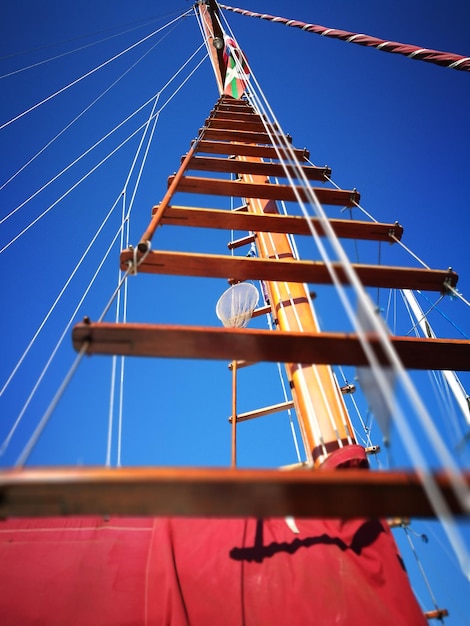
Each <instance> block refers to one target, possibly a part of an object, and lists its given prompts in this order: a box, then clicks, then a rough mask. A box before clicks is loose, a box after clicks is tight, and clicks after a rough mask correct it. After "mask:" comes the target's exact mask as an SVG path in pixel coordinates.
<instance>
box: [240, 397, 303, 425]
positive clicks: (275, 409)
mask: <svg viewBox="0 0 470 626" xmlns="http://www.w3.org/2000/svg"><path fill="white" fill-rule="evenodd" d="M293 408H294V403H293V401H292V400H290V401H289V402H280V403H279V404H272V405H271V406H265V407H264V408H262V409H256V410H255V411H247V412H246V413H240V414H239V415H237V422H247V421H248V420H254V419H257V418H258V417H264V416H265V415H272V414H273V413H280V412H281V411H287V410H289V409H293ZM228 421H229V422H232V417H229V418H228Z"/></svg>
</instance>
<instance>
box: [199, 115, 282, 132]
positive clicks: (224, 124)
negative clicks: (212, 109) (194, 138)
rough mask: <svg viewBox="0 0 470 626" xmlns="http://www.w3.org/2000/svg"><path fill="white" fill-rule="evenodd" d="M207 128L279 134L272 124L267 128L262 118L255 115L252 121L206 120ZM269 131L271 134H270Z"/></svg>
mask: <svg viewBox="0 0 470 626" xmlns="http://www.w3.org/2000/svg"><path fill="white" fill-rule="evenodd" d="M266 127H267V128H266ZM205 128H216V129H219V130H241V131H248V132H252V133H253V132H254V133H268V134H269V132H271V133H273V134H277V133H278V132H279V130H278V129H277V128H275V127H274V126H273V125H272V124H269V123H266V126H265V125H264V124H263V122H262V121H261V118H260V117H259V116H257V115H255V116H254V117H253V118H252V120H250V121H248V120H247V119H243V120H238V119H234V118H231V119H227V118H223V117H217V116H215V117H212V118H209V119H207V120H206V122H205ZM268 131H269V132H268Z"/></svg>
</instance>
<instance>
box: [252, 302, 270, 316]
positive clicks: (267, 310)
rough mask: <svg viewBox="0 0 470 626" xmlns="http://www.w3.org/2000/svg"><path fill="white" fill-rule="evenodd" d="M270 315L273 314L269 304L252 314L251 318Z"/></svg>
mask: <svg viewBox="0 0 470 626" xmlns="http://www.w3.org/2000/svg"><path fill="white" fill-rule="evenodd" d="M268 313H271V307H270V306H269V304H267V305H266V306H262V307H260V308H259V309H255V310H254V311H253V313H252V314H251V317H259V316H260V315H267V314H268Z"/></svg>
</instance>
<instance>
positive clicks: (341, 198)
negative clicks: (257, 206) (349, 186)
mask: <svg viewBox="0 0 470 626" xmlns="http://www.w3.org/2000/svg"><path fill="white" fill-rule="evenodd" d="M174 178H175V177H174V176H170V177H169V178H168V186H170V185H171V183H172V182H173V179H174ZM313 191H314V192H315V195H316V197H317V199H318V201H319V202H320V203H321V204H331V205H336V206H347V207H352V206H354V205H355V203H358V202H359V200H360V194H359V193H358V192H357V191H355V190H345V189H327V188H323V187H314V188H313ZM176 192H186V193H203V194H208V195H214V196H232V197H236V198H267V199H270V200H286V201H288V202H296V201H297V196H296V194H295V191H294V189H293V188H292V187H291V186H290V185H278V184H274V183H246V182H243V181H234V180H222V179H220V178H203V177H199V176H183V177H182V178H181V180H180V182H179V184H178V186H177V188H176ZM297 192H298V194H299V196H300V197H301V198H302V199H303V200H308V198H307V195H306V193H305V190H304V188H303V187H297Z"/></svg>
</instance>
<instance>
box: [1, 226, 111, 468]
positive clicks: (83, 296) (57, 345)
mask: <svg viewBox="0 0 470 626" xmlns="http://www.w3.org/2000/svg"><path fill="white" fill-rule="evenodd" d="M119 232H120V228H119V230H118V231H117V233H116V234H115V236H114V237H113V239H112V241H111V243H110V245H109V247H108V249H107V251H106V252H105V255H104V257H103V259H102V260H101V262H100V264H99V265H98V268H97V269H96V271H95V273H94V274H93V277H92V278H91V281H90V283H89V284H88V286H87V288H86V290H85V292H84V293H83V294H82V297H81V298H80V300H79V302H78V304H77V306H76V307H75V309H74V311H73V313H72V315H71V316H70V318H69V321H68V322H67V324H66V326H65V328H64V330H63V332H62V334H61V336H60V337H59V340H58V341H57V343H56V345H55V347H54V349H53V351H52V353H51V354H50V356H49V358H48V360H47V362H46V365H45V366H44V367H43V369H42V371H41V373H40V375H39V377H38V379H37V381H36V383H35V384H34V386H33V389H32V391H31V393H30V394H29V396H28V398H27V400H26V402H25V404H24V405H23V407H22V409H21V411H20V413H19V415H18V417H17V418H16V420H15V423H14V424H13V426H12V428H11V429H10V431H9V433H8V435H7V436H6V438H5V439H4V441H3V443H2V445H1V447H0V456H2V455H3V454H4V452H5V450H6V449H7V447H8V445H9V443H10V441H11V438H12V437H13V435H14V433H15V431H16V429H17V428H18V426H19V424H20V422H21V420H22V419H23V416H24V414H25V412H26V410H27V408H28V406H29V405H30V403H31V401H32V399H33V397H34V395H35V394H36V391H37V390H38V388H39V385H40V383H41V382H42V380H43V378H44V376H45V375H46V373H47V371H48V369H49V367H50V365H51V363H52V361H53V359H54V357H55V355H56V353H57V351H58V350H59V348H60V346H61V344H62V342H63V340H64V339H65V337H66V336H67V334H68V331H69V329H70V327H71V325H72V323H73V322H74V320H75V318H76V315H77V313H78V311H79V309H80V307H81V305H82V304H83V302H84V300H85V298H86V296H87V295H88V292H89V291H90V289H91V287H92V285H93V284H94V282H95V280H96V278H97V276H98V274H99V272H100V271H101V268H102V267H103V265H104V263H105V261H106V259H107V258H108V256H109V254H110V252H111V250H112V248H113V246H114V244H115V243H116V240H117V238H118V236H119ZM100 321H101V320H100Z"/></svg>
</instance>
